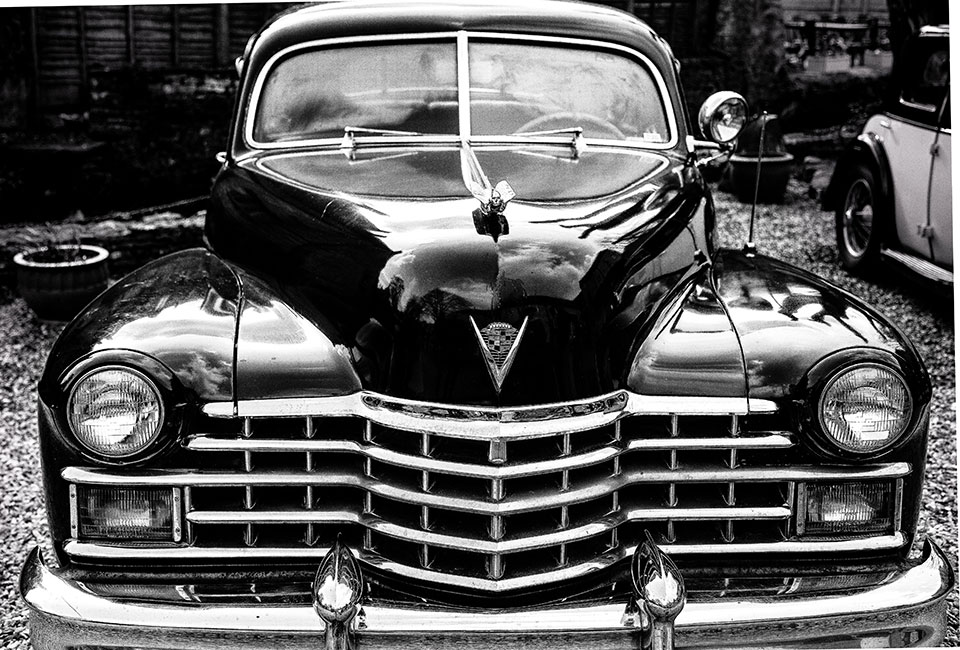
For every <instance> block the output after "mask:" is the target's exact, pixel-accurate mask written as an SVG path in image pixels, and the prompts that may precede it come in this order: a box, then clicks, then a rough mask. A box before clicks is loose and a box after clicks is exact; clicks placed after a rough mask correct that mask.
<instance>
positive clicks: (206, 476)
mask: <svg viewBox="0 0 960 650" xmlns="http://www.w3.org/2000/svg"><path fill="white" fill-rule="evenodd" d="M909 473H910V463H904V462H896V463H888V464H884V465H864V466H861V467H840V466H836V467H831V466H822V467H821V466H806V465H795V466H785V467H749V468H748V467H741V468H739V469H737V470H731V469H729V468H713V467H695V466H691V467H685V468H684V469H683V470H680V471H671V470H668V469H653V468H651V469H640V470H623V471H622V473H621V474H620V477H619V479H617V478H615V477H610V478H608V479H607V480H606V481H605V482H604V483H603V484H601V485H602V486H603V487H606V488H607V489H606V490H605V493H607V492H612V491H613V488H614V487H617V486H622V485H627V484H632V483H670V482H676V483H678V484H679V483H728V482H730V481H739V482H747V481H752V482H760V483H762V482H771V483H773V482H786V481H798V482H799V481H829V480H837V481H845V480H849V481H854V480H864V481H867V480H879V479H890V478H900V477H903V476H906V475H907V474H909ZM60 475H61V477H63V479H64V480H65V481H68V482H70V483H84V484H87V485H137V486H169V487H176V486H184V485H192V486H221V487H227V486H236V487H244V486H246V485H345V486H354V487H361V488H364V489H368V490H371V491H373V492H376V491H377V490H379V489H381V488H383V489H386V487H385V486H382V485H380V484H379V483H378V482H376V481H374V480H369V479H368V478H366V477H364V476H361V475H357V474H352V473H349V472H325V473H323V474H319V473H314V474H307V473H306V472H250V473H249V474H243V473H236V472H222V471H220V472H199V471H184V472H178V471H164V470H140V471H132V470H131V471H130V472H129V473H125V474H116V473H113V472H111V471H110V470H102V469H90V468H86V467H72V466H71V467H65V468H63V470H61V472H60ZM580 491H581V490H576V491H572V492H576V493H579V492H580ZM394 493H395V494H394ZM384 494H385V495H387V496H394V495H395V496H401V495H405V494H409V495H410V497H409V498H410V499H413V498H415V497H414V495H416V496H419V497H421V498H424V495H422V494H421V493H420V492H414V491H409V490H403V489H399V488H392V487H391V488H390V489H389V494H388V492H386V491H385V492H384ZM435 498H436V497H435ZM443 500H444V501H446V500H448V498H446V497H444V498H443ZM449 500H452V501H456V499H454V498H449ZM564 500H565V499H560V501H564ZM462 501H464V502H465V503H482V504H484V506H486V505H491V504H490V503H488V502H481V501H475V500H469V499H463V500H462ZM523 501H524V499H523V497H510V496H508V497H507V498H506V499H505V500H504V501H503V502H502V505H503V506H505V507H504V508H503V509H502V510H503V511H504V512H506V509H507V507H509V508H513V507H515V506H517V505H519V504H521V503H523ZM572 501H575V499H574V500H572ZM559 505H560V503H557V506H558V507H559ZM484 506H481V509H480V510H479V511H480V512H486V510H483V509H482V508H483V507H484ZM497 510H499V508H493V511H497Z"/></svg>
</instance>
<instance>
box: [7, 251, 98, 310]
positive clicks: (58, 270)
mask: <svg viewBox="0 0 960 650" xmlns="http://www.w3.org/2000/svg"><path fill="white" fill-rule="evenodd" d="M54 248H56V249H60V250H67V251H69V252H70V254H71V255H70V256H73V257H76V259H72V260H70V261H66V262H50V261H41V260H43V258H44V256H49V255H50V251H51V249H54ZM108 257H109V253H108V252H107V250H106V249H104V248H101V247H99V246H93V245H90V244H71V245H57V246H45V247H42V248H34V249H31V250H27V251H23V252H20V253H17V254H16V255H15V256H14V258H13V263H14V264H15V265H16V267H17V286H18V288H19V290H20V295H21V296H23V299H24V300H25V301H26V302H27V304H28V305H29V306H30V308H31V309H33V311H34V312H36V314H37V316H38V317H40V318H41V319H42V320H52V321H67V320H70V319H72V318H73V317H74V316H76V315H77V314H78V313H79V312H80V310H81V309H82V308H83V307H84V306H85V305H86V304H87V303H89V302H90V301H91V300H93V298H95V297H96V296H97V295H98V294H99V293H100V292H102V291H103V290H104V289H106V288H107V285H108V284H109V271H108V269H107V258H108Z"/></svg>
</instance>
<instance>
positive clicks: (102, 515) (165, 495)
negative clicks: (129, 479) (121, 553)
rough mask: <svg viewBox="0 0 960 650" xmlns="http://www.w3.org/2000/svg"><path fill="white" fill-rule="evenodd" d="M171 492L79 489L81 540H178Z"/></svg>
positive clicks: (165, 489)
mask: <svg viewBox="0 0 960 650" xmlns="http://www.w3.org/2000/svg"><path fill="white" fill-rule="evenodd" d="M173 510H174V496H173V490H172V489H171V488H146V489H145V488H126V487H123V488H114V487H88V486H78V487H77V520H78V522H77V523H78V525H79V533H80V537H83V538H87V539H142V540H167V541H173V539H174V513H173Z"/></svg>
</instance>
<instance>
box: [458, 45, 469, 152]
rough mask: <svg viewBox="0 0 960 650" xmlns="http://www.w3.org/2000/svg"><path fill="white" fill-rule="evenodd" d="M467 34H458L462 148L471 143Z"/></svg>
mask: <svg viewBox="0 0 960 650" xmlns="http://www.w3.org/2000/svg"><path fill="white" fill-rule="evenodd" d="M467 38H468V36H467V32H465V31H459V32H457V102H458V103H459V106H457V109H458V110H459V112H460V114H459V116H458V117H459V120H460V142H461V146H463V145H464V144H466V143H467V142H469V141H470V131H471V129H472V125H471V124H470V47H469V43H468V40H467Z"/></svg>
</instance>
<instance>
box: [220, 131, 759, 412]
mask: <svg viewBox="0 0 960 650" xmlns="http://www.w3.org/2000/svg"><path fill="white" fill-rule="evenodd" d="M476 156H477V160H478V161H479V162H480V164H481V166H482V168H483V170H484V171H485V173H486V174H487V175H488V176H489V178H490V181H492V182H493V183H496V182H498V181H500V180H507V181H508V182H509V183H510V185H511V186H512V187H513V188H514V190H515V191H516V193H517V196H516V198H515V199H514V200H513V201H512V202H510V203H509V204H508V206H507V207H506V209H505V211H504V213H503V215H502V217H493V218H491V217H484V215H483V214H482V213H481V211H479V210H478V207H479V205H480V204H479V203H478V201H477V200H476V199H474V198H472V197H471V196H470V193H469V192H468V190H467V189H466V186H465V183H464V180H463V179H462V176H461V167H460V153H459V151H458V149H456V148H436V149H382V150H376V151H364V150H361V151H359V152H355V155H344V154H343V153H341V152H339V151H332V152H331V151H312V152H311V151H304V152H298V153H295V154H292V153H284V154H264V155H262V156H258V157H254V158H250V159H246V160H245V161H243V162H241V163H239V164H231V165H228V166H226V167H225V168H224V169H223V170H222V172H221V174H220V175H219V177H218V179H217V182H216V184H215V187H214V191H213V201H212V204H211V209H210V211H209V213H208V217H207V229H206V234H207V238H208V241H209V243H210V245H211V246H212V248H213V249H214V251H215V252H216V253H217V254H218V255H220V256H221V257H222V258H224V259H225V260H227V261H228V262H229V263H231V264H232V265H234V266H235V268H236V269H237V270H238V273H239V274H240V276H241V280H242V285H243V287H244V307H243V309H242V311H241V315H240V324H239V339H238V346H237V395H238V397H239V398H240V399H257V398H269V397H294V396H311V395H318V394H331V393H338V392H340V393H342V392H348V391H353V390H358V389H360V388H366V389H369V390H374V391H377V392H382V393H386V394H390V395H394V396H397V397H404V398H410V399H416V400H425V401H432V402H443V403H472V404H492V405H515V404H527V403H544V402H556V401H563V400H568V399H576V398H580V397H586V396H592V395H598V394H602V393H604V392H606V391H609V390H614V389H616V388H621V387H624V386H626V385H628V384H629V383H630V382H633V383H634V384H636V385H637V386H641V385H643V386H645V388H646V389H647V390H655V391H658V392H664V393H670V392H680V391H683V392H686V393H687V394H690V393H694V394H704V390H706V391H707V392H708V393H710V394H723V395H742V394H744V385H743V366H742V362H741V361H740V354H739V348H738V346H737V343H736V339H735V336H734V335H733V334H732V327H731V326H730V324H729V321H728V319H727V318H726V316H725V314H724V313H723V311H722V309H719V307H717V309H716V310H715V311H714V312H713V313H712V315H710V314H708V313H707V312H709V309H707V310H706V311H705V310H704V305H705V304H706V303H707V302H710V301H711V300H715V296H713V294H712V292H711V291H710V289H709V284H710V283H709V282H708V281H707V278H706V274H705V271H704V270H703V269H702V268H701V263H702V262H703V261H704V258H703V257H702V253H699V252H698V251H705V250H706V249H707V244H706V241H705V234H704V224H703V207H704V205H705V194H704V188H703V185H702V181H701V180H700V178H699V175H698V174H697V173H696V172H695V171H693V170H692V169H691V168H690V167H689V166H686V165H684V164H683V161H682V160H680V159H677V158H675V157H670V156H667V155H662V154H659V153H655V152H638V151H623V150H615V149H608V150H601V149H590V150H588V151H586V152H583V153H582V154H580V155H574V154H573V152H572V151H570V152H568V151H567V150H565V149H563V148H557V147H554V148H552V149H550V148H543V149H540V150H538V149H530V148H527V149H525V150H523V151H515V150H510V149H507V148H499V149H495V148H487V149H482V148H480V149H477V150H476ZM694 293H697V294H698V295H700V296H701V298H700V299H699V302H696V301H694V302H691V301H690V296H691V295H693V294H694ZM703 296H707V298H703ZM710 296H713V298H710ZM715 302H716V303H717V305H719V302H718V301H715ZM685 310H686V313H690V312H691V310H693V311H696V312H697V313H698V314H699V316H698V317H696V318H694V319H693V320H696V321H697V324H696V326H695V327H696V329H697V330H698V337H697V338H696V341H697V342H696V343H695V344H694V348H695V349H691V348H690V345H689V344H690V342H691V341H693V339H687V341H688V343H687V344H686V345H681V346H678V345H676V341H675V340H674V342H673V343H672V344H671V345H666V344H665V343H664V342H663V341H665V339H666V334H664V331H666V332H667V333H668V334H670V333H675V330H676V329H677V328H676V327H675V325H676V324H677V323H676V322H674V323H672V324H671V327H668V328H667V329H666V330H663V328H662V327H661V330H660V331H659V332H654V330H653V329H652V328H653V327H654V325H655V324H656V323H658V322H661V321H662V319H663V317H664V314H666V313H668V312H669V313H671V314H672V316H671V317H672V318H674V319H675V320H677V321H678V320H679V319H680V315H681V312H684V311H685ZM705 320H706V321H711V323H710V325H709V326H708V327H706V329H704V322H705ZM684 322H685V323H691V322H692V321H691V317H689V316H688V317H687V318H686V319H684ZM497 324H500V325H497ZM661 324H662V323H661ZM680 329H681V330H682V329H683V327H681V328H680ZM701 330H703V331H701ZM704 331H710V332H714V334H716V333H722V334H721V335H720V336H719V338H717V337H716V336H714V337H713V338H711V337H710V336H704ZM498 332H499V333H498ZM521 332H522V333H521ZM504 333H506V334H504ZM485 336H486V338H485ZM512 336H519V338H518V340H516V341H511V340H510V339H511V337H512ZM658 336H659V337H660V339H662V341H661V343H663V344H662V345H660V344H656V343H655V342H656V341H657V340H658ZM721 339H722V340H721ZM651 346H654V348H656V349H653V348H651ZM706 346H711V348H712V349H711V350H710V352H709V353H710V355H711V356H713V357H718V358H720V359H721V361H720V363H719V366H721V367H722V372H721V373H720V374H722V375H724V379H721V380H720V381H714V385H713V386H712V387H710V388H708V389H704V390H698V389H695V388H692V387H691V386H689V385H685V386H683V388H682V389H681V387H680V384H681V383H683V382H684V381H689V379H690V376H689V374H687V375H685V376H684V373H682V372H680V373H679V374H677V369H678V368H679V367H680V366H681V365H683V364H686V365H689V364H690V354H691V353H693V354H695V353H696V351H697V350H699V349H700V348H701V347H703V348H704V350H705V348H706ZM513 347H516V350H514V351H513V352H514V353H513V355H512V356H513V360H512V366H511V367H510V368H509V372H507V373H506V376H505V378H504V379H502V385H499V386H498V385H497V382H496V381H494V376H493V375H494V374H495V373H493V372H491V370H490V368H491V367H493V368H499V369H502V367H503V366H502V363H499V364H498V360H499V361H500V362H502V361H503V359H504V358H505V357H506V356H507V355H508V353H509V351H510V350H512V349H513ZM485 348H486V352H489V354H486V353H485ZM641 352H643V354H646V355H647V359H648V362H649V363H646V364H639V365H638V364H637V363H635V362H634V359H635V358H636V356H637V355H638V354H640V353H641ZM497 354H499V355H500V357H499V358H498V357H497ZM488 357H493V358H494V361H492V362H491V361H490V360H489V359H488ZM491 363H492V364H493V366H491V365H490V364H491ZM653 377H655V378H653ZM652 378H653V379H652ZM651 382H653V385H651Z"/></svg>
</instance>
